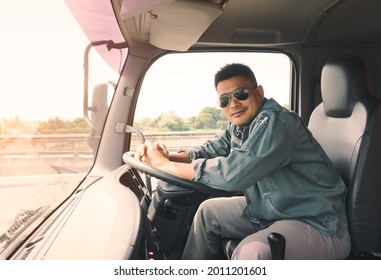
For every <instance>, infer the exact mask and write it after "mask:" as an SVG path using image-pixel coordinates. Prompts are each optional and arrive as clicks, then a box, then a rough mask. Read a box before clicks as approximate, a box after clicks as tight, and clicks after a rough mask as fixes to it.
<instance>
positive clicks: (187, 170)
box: [136, 64, 350, 259]
mask: <svg viewBox="0 0 381 280" xmlns="http://www.w3.org/2000/svg"><path fill="white" fill-rule="evenodd" d="M215 87H216V90H217V93H218V98H219V99H218V100H219V105H220V107H221V108H222V111H223V113H224V115H225V117H226V118H227V120H228V121H229V126H228V128H227V129H226V131H224V132H223V133H222V134H221V135H219V136H218V137H216V138H215V139H213V140H209V141H207V142H206V143H205V144H204V145H202V146H200V147H196V148H194V149H192V150H189V151H186V152H182V153H176V154H170V155H169V154H168V152H167V149H166V147H165V146H164V145H161V144H158V143H156V144H151V143H146V144H145V145H142V146H140V147H139V148H138V150H137V153H136V158H137V159H139V160H141V161H143V162H146V163H148V164H151V165H152V166H154V167H157V168H159V169H162V170H164V171H167V172H169V173H172V174H175V175H178V176H181V177H184V178H187V179H192V180H195V181H199V182H202V183H204V184H206V185H208V186H210V187H211V188H216V189H222V190H226V191H243V193H244V196H242V197H230V198H213V199H210V200H207V201H205V202H204V203H202V204H201V205H200V207H199V209H198V211H197V213H196V215H195V217H194V220H193V224H192V228H191V230H190V233H189V236H188V240H187V244H186V246H185V249H184V252H183V256H182V258H183V259H221V258H224V254H223V248H222V239H225V238H226V239H230V238H235V239H243V240H242V242H241V243H240V244H239V245H238V247H237V248H236V250H235V251H234V253H233V257H232V258H233V259H271V252H270V247H269V245H268V241H267V236H268V235H269V233H271V232H278V233H281V234H283V235H284V236H285V238H286V244H287V245H286V252H285V258H286V259H343V258H345V257H347V256H348V255H349V252H350V238H349V234H348V230H347V219H346V212H345V197H346V187H345V185H344V183H343V181H342V179H341V178H340V176H339V175H338V173H337V171H336V170H335V169H334V167H333V165H332V163H331V162H330V160H329V159H328V157H327V155H326V154H325V153H324V151H323V149H322V148H321V147H320V145H319V144H318V143H317V142H316V140H315V139H314V138H313V137H312V135H311V133H310V132H309V131H308V129H307V128H306V127H305V125H304V124H303V121H302V120H301V119H300V118H299V116H298V115H297V114H295V113H292V112H289V111H288V110H286V109H284V108H282V107H281V106H280V105H279V104H278V103H276V102H275V101H274V100H273V99H266V98H265V97H264V90H263V87H262V86H260V85H258V84H257V81H256V78H255V76H254V73H253V72H252V71H251V69H250V68H249V67H247V66H246V65H243V64H228V65H226V66H225V67H223V68H221V70H220V71H219V72H217V73H216V75H215Z"/></svg>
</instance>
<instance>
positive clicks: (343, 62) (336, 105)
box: [308, 56, 381, 258]
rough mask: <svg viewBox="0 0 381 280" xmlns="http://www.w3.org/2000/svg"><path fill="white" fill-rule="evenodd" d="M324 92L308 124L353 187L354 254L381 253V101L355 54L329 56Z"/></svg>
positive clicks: (350, 206) (350, 203) (350, 194)
mask: <svg viewBox="0 0 381 280" xmlns="http://www.w3.org/2000/svg"><path fill="white" fill-rule="evenodd" d="M321 93H322V100H323V101H322V103H321V104H320V105H318V106H317V107H316V109H315V110H314V111H313V113H312V115H311V118H310V121H309V125H308V127H309V129H310V130H311V132H312V134H313V136H314V137H315V138H316V139H317V141H318V142H319V143H320V144H321V146H322V147H323V149H324V150H325V151H326V153H327V155H328V156H329V158H330V159H331V160H332V162H333V164H334V165H335V167H336V168H337V170H338V171H339V173H340V174H341V176H342V178H343V180H344V181H345V183H346V185H347V187H348V196H347V214H348V223H349V232H350V236H351V240H352V254H351V257H353V258H361V257H364V256H374V255H376V256H381V101H380V100H379V99H378V98H376V97H375V96H374V95H373V94H372V92H371V88H370V83H369V80H368V77H367V73H366V69H365V65H364V63H363V61H362V60H361V59H360V58H358V57H354V56H344V57H337V58H333V59H330V60H328V61H327V63H326V64H325V65H324V66H323V70H322V75H321Z"/></svg>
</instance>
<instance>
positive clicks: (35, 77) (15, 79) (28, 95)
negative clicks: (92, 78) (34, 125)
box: [0, 0, 88, 120]
mask: <svg viewBox="0 0 381 280" xmlns="http://www.w3.org/2000/svg"><path fill="white" fill-rule="evenodd" d="M68 19H69V20H68ZM0 34H1V37H0V61H1V64H0V77H1V82H0V118H1V117H3V118H4V117H5V118H9V117H16V116H18V117H20V118H22V119H30V120H46V119H47V118H49V117H51V116H54V115H56V114H59V115H60V116H61V117H62V118H64V119H71V118H73V117H75V116H78V115H79V114H80V112H81V111H82V104H81V100H82V98H83V97H82V96H83V95H82V91H83V51H84V50H85V48H86V46H87V44H88V41H87V39H86V37H85V35H84V34H83V33H81V32H80V30H79V25H78V24H77V23H76V22H75V20H74V17H73V16H72V15H71V13H70V11H69V9H68V8H67V6H66V4H65V3H64V1H63V0H33V1H30V0H21V1H1V2H0ZM30 54H33V55H30ZM63 108H66V109H65V110H62V109H63Z"/></svg>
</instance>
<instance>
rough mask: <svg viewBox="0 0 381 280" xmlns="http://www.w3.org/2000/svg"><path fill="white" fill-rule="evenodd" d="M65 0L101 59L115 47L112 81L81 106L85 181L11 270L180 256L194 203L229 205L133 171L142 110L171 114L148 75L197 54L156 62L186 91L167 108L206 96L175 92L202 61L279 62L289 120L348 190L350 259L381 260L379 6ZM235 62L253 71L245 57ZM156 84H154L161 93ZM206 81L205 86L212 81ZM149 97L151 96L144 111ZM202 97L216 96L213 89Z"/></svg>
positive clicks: (159, 175) (150, 172)
mask: <svg viewBox="0 0 381 280" xmlns="http://www.w3.org/2000/svg"><path fill="white" fill-rule="evenodd" d="M65 2H66V4H67V6H68V7H69V9H70V10H71V12H72V14H73V16H74V17H75V19H76V20H77V22H78V24H79V25H80V26H81V28H82V29H83V31H84V33H85V34H86V36H87V37H88V39H89V41H90V42H92V47H94V48H95V49H96V50H97V51H98V52H99V53H100V54H101V56H103V55H104V54H106V53H107V52H109V51H110V50H118V51H119V50H120V54H121V55H120V56H119V57H117V56H116V57H114V58H115V59H116V60H117V63H116V65H118V69H117V71H118V73H119V79H118V81H117V83H115V84H114V85H113V88H114V93H113V96H112V101H111V103H110V105H105V104H104V103H105V101H104V100H103V99H102V98H98V100H96V98H95V97H96V96H98V97H99V96H102V95H103V91H102V90H101V91H100V92H101V93H100V94H99V95H98V94H96V93H95V92H94V93H93V94H92V95H93V100H92V102H93V105H92V106H90V107H92V108H100V110H99V111H96V110H93V111H91V109H92V108H86V109H85V111H86V110H87V111H86V113H85V115H86V114H88V112H90V111H91V114H92V115H91V116H90V117H88V119H89V121H90V122H91V123H92V124H93V130H92V135H93V138H94V139H97V140H94V141H96V142H97V143H96V147H97V149H96V151H95V159H94V163H93V165H92V168H91V170H90V171H89V172H88V173H87V174H86V177H85V178H84V179H83V181H82V182H81V183H80V184H79V186H78V187H77V188H76V189H75V191H74V192H73V193H72V194H71V195H70V196H69V197H67V199H65V201H63V202H62V203H61V204H60V205H59V206H58V207H57V208H56V209H54V211H52V212H51V213H50V214H49V215H48V216H46V218H45V219H44V220H43V221H42V222H41V223H40V224H39V226H38V227H36V229H35V230H33V231H32V232H31V233H30V234H29V235H28V237H27V238H25V240H23V241H22V242H21V243H20V245H19V246H17V248H15V249H14V250H13V251H12V252H9V255H8V256H7V258H8V259H21V258H23V259H118V260H123V259H137V260H145V259H171V260H177V259H180V258H181V254H182V250H183V248H184V245H185V242H186V238H187V235H188V232H189V229H190V226H191V223H192V220H193V216H194V214H195V212H196V210H197V208H198V206H199V205H200V203H201V202H202V201H204V200H206V199H208V198H211V197H216V196H232V195H239V194H236V193H229V192H223V191H217V190H213V189H211V188H209V187H207V186H205V185H202V184H200V183H197V182H194V181H190V180H186V179H183V178H180V177H177V176H174V175H171V174H168V173H165V172H162V171H160V170H157V169H154V168H152V167H150V166H148V165H146V164H143V163H141V162H138V161H136V160H134V158H133V152H134V151H135V148H136V145H137V144H139V143H140V142H143V141H144V140H145V139H147V138H149V137H151V136H150V135H151V134H150V133H149V132H147V131H144V129H143V127H141V126H139V124H140V123H138V117H137V115H138V113H139V112H140V111H149V110H151V109H150V107H149V106H152V105H154V107H161V106H164V105H165V104H168V103H171V101H172V99H171V97H168V96H167V95H166V93H167V90H166V86H167V85H168V83H167V84H165V85H164V87H162V86H157V87H152V88H150V89H147V88H146V83H147V82H146V81H147V79H148V76H149V75H150V73H151V72H150V71H152V69H153V68H154V67H155V65H157V64H158V62H160V61H164V62H165V59H166V57H170V56H179V57H180V56H182V57H192V55H200V56H202V60H200V63H199V64H198V65H197V66H196V67H195V66H192V65H193V64H191V63H190V62H186V61H187V60H181V59H179V60H177V62H176V63H175V64H173V65H172V64H171V65H170V64H166V65H167V66H168V67H167V68H168V69H169V70H168V71H169V72H168V73H164V74H163V76H166V77H168V78H169V80H170V79H173V80H176V79H177V74H178V75H179V76H181V75H182V76H184V77H185V78H186V79H187V81H188V82H186V83H183V84H181V85H179V86H178V91H177V95H178V96H177V98H179V99H180V100H181V102H182V103H181V102H180V103H179V105H176V106H184V108H177V109H178V110H180V111H181V110H185V108H186V107H192V106H194V105H192V104H193V103H192V102H194V101H196V102H197V101H201V99H202V98H206V97H202V98H194V97H193V96H189V94H187V93H184V92H185V91H184V90H183V88H182V87H188V86H190V84H197V83H199V80H198V78H195V77H198V76H196V74H197V73H198V72H200V74H201V73H202V70H203V68H206V67H207V65H208V64H212V63H213V58H214V55H215V54H223V56H225V57H229V60H230V61H234V60H235V59H236V58H237V59H238V57H239V56H240V55H252V54H275V55H281V56H282V57H283V58H286V59H287V63H288V64H287V66H286V68H287V71H288V72H287V76H286V75H284V76H286V79H287V84H286V85H287V88H285V87H284V90H285V91H286V100H287V101H286V102H287V106H288V109H289V110H292V111H294V112H296V113H297V114H299V115H300V116H301V118H302V120H303V121H304V122H305V124H306V126H308V128H309V129H310V130H311V132H312V134H313V135H314V137H315V138H316V139H317V140H318V142H319V143H320V144H321V145H322V147H323V148H324V150H325V151H326V153H327V154H328V156H329V157H330V159H331V160H332V161H333V163H334V165H335V167H336V168H337V169H338V171H339V173H340V175H341V176H342V178H343V179H344V181H345V183H346V185H347V187H348V197H347V201H346V204H347V213H348V220H349V226H350V235H351V241H352V253H351V255H350V256H348V259H373V258H380V257H381V219H380V215H381V204H380V203H379V201H380V200H381V183H380V182H381V172H380V170H379V168H380V166H381V107H380V106H381V105H380V104H381V102H380V98H381V78H380V77H381V21H380V20H379V15H380V12H381V2H379V1H373V0H361V1H360V0H319V1H308V3H306V1H305V0H289V1H279V0H266V1H261V0H147V1H131V0H111V1H109V0H82V1H77V0H66V1H65ZM104 57H106V55H104ZM240 60H242V61H244V62H248V63H249V62H250V63H251V62H252V63H254V64H255V63H256V61H255V57H253V58H251V57H250V56H248V57H244V58H240ZM249 60H252V61H249ZM222 61H223V60H222ZM109 63H110V64H111V63H113V62H112V61H110V62H109ZM224 63H226V62H224ZM224 63H223V64H224ZM164 64H165V63H164ZM114 65H115V63H114ZM220 66H222V65H220ZM267 66H268V67H269V69H270V81H271V82H269V84H277V83H278V82H279V83H280V81H278V78H276V77H275V76H273V77H272V76H271V72H275V71H276V70H277V69H278V68H279V67H280V66H279V65H278V64H277V63H273V62H271V61H270V60H269V61H268V63H267ZM187 71H190V72H191V73H194V75H195V76H194V77H193V76H189V75H188V74H186V73H189V72H187ZM154 73H157V72H154ZM213 74H214V73H212V74H211V75H213ZM160 79H162V78H161V77H159V78H157V79H156V80H155V82H157V84H158V85H159V82H160ZM163 79H164V78H163ZM206 79H209V80H210V81H212V80H213V76H208V77H206ZM173 83H174V82H173ZM168 86H169V85H168ZM266 86H267V85H265V88H266ZM269 86H270V85H268V87H269ZM201 87H202V86H201ZM147 91H150V94H152V96H155V98H158V99H157V100H156V99H153V98H154V97H152V99H149V98H148V99H147V101H145V103H141V101H140V100H142V99H143V98H144V94H145V93H144V92H147ZM199 91H200V92H202V91H203V89H202V88H199ZM204 95H211V96H212V97H211V98H214V99H215V96H213V92H211V93H209V92H204ZM194 99H196V100H194ZM102 100H103V101H102ZM86 103H87V101H86ZM152 110H153V109H152ZM97 112H102V114H100V113H99V114H97ZM183 134H185V133H183ZM183 134H181V135H183ZM167 136H168V135H167V134H165V137H167ZM182 137H185V136H182ZM175 141H176V140H175ZM175 147H176V146H175ZM178 148H182V146H179V147H178ZM237 242H239V241H234V240H229V241H228V242H226V243H225V245H226V244H227V245H229V246H230V248H227V249H226V251H227V258H229V255H230V253H231V250H232V249H234V246H235V245H236V244H237ZM270 242H271V241H270ZM275 243H276V242H275ZM69 244H70V245H69ZM285 244H286V245H285V246H287V240H285ZM277 246H278V247H277ZM275 247H276V248H275V249H274V250H275V251H274V258H282V249H279V244H275ZM281 247H282V245H281ZM281 247H280V248H281ZM229 250H230V253H229ZM276 250H278V251H279V250H280V253H279V252H278V253H277V252H276ZM275 254H276V256H275Z"/></svg>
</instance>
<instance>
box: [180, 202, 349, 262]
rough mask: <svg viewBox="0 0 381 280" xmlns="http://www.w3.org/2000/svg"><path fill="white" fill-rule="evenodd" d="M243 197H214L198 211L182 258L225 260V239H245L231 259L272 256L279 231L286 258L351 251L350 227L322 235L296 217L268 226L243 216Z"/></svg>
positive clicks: (338, 256)
mask: <svg viewBox="0 0 381 280" xmlns="http://www.w3.org/2000/svg"><path fill="white" fill-rule="evenodd" d="M245 206H246V200H245V198H244V197H229V198H213V199H209V200H206V201H204V202H203V203H202V204H201V205H200V207H199V209H198V210H197V212H196V215H195V217H194V220H193V224H192V227H191V229H190V232H189V236H188V240H187V243H186V245H185V248H184V251H183V255H182V259H194V260H203V259H214V260H216V259H225V255H224V253H223V246H222V240H223V239H240V240H241V239H242V241H241V242H240V244H239V245H238V247H237V248H236V249H235V251H234V253H233V256H232V259H246V260H249V259H250V260H253V259H271V252H270V247H269V245H268V241H267V236H268V235H269V234H270V233H271V232H279V233H281V234H283V235H284V236H285V238H286V252H285V258H286V259H296V260H302V259H309V260H311V259H345V258H346V257H347V256H348V255H349V253H350V250H351V242H350V238H349V233H348V230H347V229H343V230H342V232H341V233H340V234H339V235H337V236H329V235H324V234H321V233H320V232H319V231H318V230H317V229H315V228H314V227H312V226H310V225H308V224H306V223H303V222H300V221H296V220H284V221H278V222H275V223H273V224H272V225H270V226H269V227H267V228H265V229H260V228H257V227H256V226H255V225H254V224H252V223H250V222H249V221H248V220H247V219H245V218H243V217H241V213H242V211H243V209H244V208H245Z"/></svg>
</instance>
